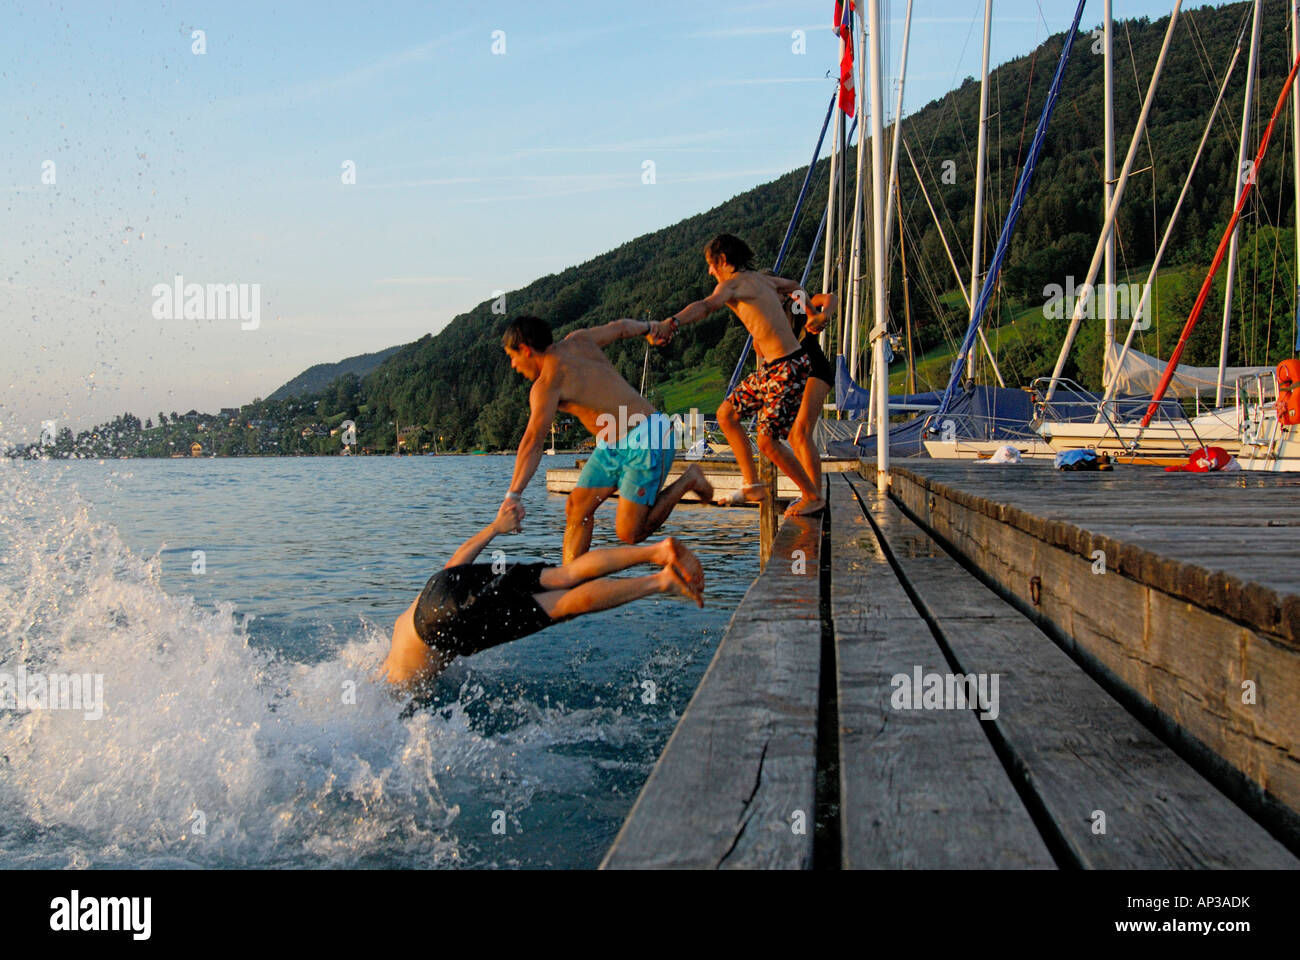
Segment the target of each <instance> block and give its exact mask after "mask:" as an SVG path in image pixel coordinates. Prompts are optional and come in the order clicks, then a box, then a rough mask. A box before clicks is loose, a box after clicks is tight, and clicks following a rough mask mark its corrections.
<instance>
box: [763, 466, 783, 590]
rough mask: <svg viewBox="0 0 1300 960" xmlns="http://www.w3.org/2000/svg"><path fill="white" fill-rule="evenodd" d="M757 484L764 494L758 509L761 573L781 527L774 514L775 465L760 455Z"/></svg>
mask: <svg viewBox="0 0 1300 960" xmlns="http://www.w3.org/2000/svg"><path fill="white" fill-rule="evenodd" d="M758 482H759V483H761V484H762V485H763V487H764V488H765V490H766V493H765V495H764V497H763V502H762V503H761V504H759V507H758V569H759V572H760V573H761V572H762V571H763V570H765V569H767V561H768V559H769V558H770V557H771V556H772V544H773V543H774V542H775V541H776V530H777V527H779V526H780V525H781V521H780V516H779V515H778V514H777V512H776V464H774V463H773V462H772V461H771V460H769V459H767V457H765V456H763V455H762V454H761V453H760V454H759V455H758Z"/></svg>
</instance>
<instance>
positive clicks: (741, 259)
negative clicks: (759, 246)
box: [704, 233, 754, 270]
mask: <svg viewBox="0 0 1300 960" xmlns="http://www.w3.org/2000/svg"><path fill="white" fill-rule="evenodd" d="M704 255H705V256H706V257H708V258H709V259H710V260H726V261H727V263H729V264H731V268H732V269H733V270H753V269H754V251H753V250H750V249H749V245H748V244H746V243H745V241H744V240H741V239H740V237H733V236H732V235H731V234H729V233H720V234H718V235H717V236H716V237H714V238H713V239H712V240H710V241H709V242H708V244H707V245H706V246H705V247H704Z"/></svg>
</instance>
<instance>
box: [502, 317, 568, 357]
mask: <svg viewBox="0 0 1300 960" xmlns="http://www.w3.org/2000/svg"><path fill="white" fill-rule="evenodd" d="M501 342H502V343H503V344H504V345H505V346H506V348H507V349H509V350H518V349H519V347H520V346H525V347H531V348H532V349H533V352H534V353H545V352H546V349H547V348H548V347H549V346H550V345H551V344H552V343H554V342H555V341H554V340H553V339H552V337H551V326H550V324H548V323H547V322H546V321H545V320H543V319H541V318H540V317H516V318H515V319H514V320H513V321H511V323H510V326H508V327H506V330H505V333H503V334H501Z"/></svg>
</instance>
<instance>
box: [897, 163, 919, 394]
mask: <svg viewBox="0 0 1300 960" xmlns="http://www.w3.org/2000/svg"><path fill="white" fill-rule="evenodd" d="M894 200H895V202H896V203H897V204H898V259H899V260H900V261H901V262H902V265H903V329H904V331H906V337H907V392H908V393H916V360H915V359H914V358H913V356H912V300H911V297H910V296H909V294H908V291H907V242H906V241H905V240H904V239H903V237H904V234H905V233H906V232H907V231H906V230H904V229H903V191H902V189H901V188H900V187H899V185H898V184H897V183H895V184H894Z"/></svg>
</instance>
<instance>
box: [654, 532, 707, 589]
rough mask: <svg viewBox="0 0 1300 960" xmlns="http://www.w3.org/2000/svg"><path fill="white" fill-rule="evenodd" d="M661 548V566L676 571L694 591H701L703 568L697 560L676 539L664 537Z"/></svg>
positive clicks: (702, 586)
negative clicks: (662, 553) (662, 554)
mask: <svg viewBox="0 0 1300 960" xmlns="http://www.w3.org/2000/svg"><path fill="white" fill-rule="evenodd" d="M661 546H662V547H663V548H664V553H665V557H664V560H663V565H664V566H665V567H672V568H673V569H674V570H676V571H677V573H678V575H680V576H681V578H682V579H683V580H685V581H686V582H687V583H689V584H690V585H691V586H692V587H693V588H695V589H696V590H703V589H704V567H703V566H701V565H700V561H699V558H698V557H696V556H695V554H693V553H691V551H690V550H689V549H688V548H687V547H686V546H685V545H684V544H683V543H682V542H681V541H680V540H678V539H677V538H676V537H666V538H665V539H664V541H663V543H662V545H661Z"/></svg>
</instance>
